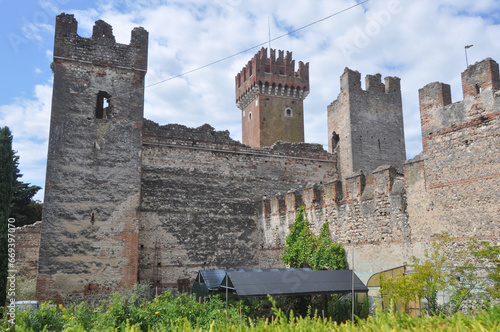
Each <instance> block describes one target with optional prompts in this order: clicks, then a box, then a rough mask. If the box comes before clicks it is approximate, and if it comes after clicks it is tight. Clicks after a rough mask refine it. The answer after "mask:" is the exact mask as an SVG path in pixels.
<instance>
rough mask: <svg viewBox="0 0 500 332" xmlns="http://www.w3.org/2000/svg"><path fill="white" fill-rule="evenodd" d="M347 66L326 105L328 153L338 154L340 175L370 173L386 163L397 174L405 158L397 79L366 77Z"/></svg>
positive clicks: (401, 109)
mask: <svg viewBox="0 0 500 332" xmlns="http://www.w3.org/2000/svg"><path fill="white" fill-rule="evenodd" d="M365 85H366V89H365V90H363V89H362V88H361V75H360V73H359V72H357V71H352V70H350V69H349V68H346V69H345V70H344V74H343V75H342V76H341V77H340V94H339V96H338V98H337V100H335V101H333V102H332V103H331V104H330V105H329V106H328V138H329V143H328V146H329V152H331V153H334V152H336V153H337V154H338V160H339V172H340V174H341V177H342V178H345V177H348V176H350V175H351V174H352V173H354V172H358V171H359V170H362V171H363V172H365V173H370V172H371V171H373V170H374V169H376V168H377V167H379V166H381V165H384V164H389V165H391V166H394V167H395V168H396V170H397V171H398V172H400V173H402V171H403V163H404V161H405V160H406V153H405V141H404V129H403V108H402V102H401V87H400V82H399V78H397V77H386V78H385V84H384V83H382V82H381V76H380V74H376V75H367V76H366V84H365Z"/></svg>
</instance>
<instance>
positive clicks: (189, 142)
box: [139, 121, 336, 288]
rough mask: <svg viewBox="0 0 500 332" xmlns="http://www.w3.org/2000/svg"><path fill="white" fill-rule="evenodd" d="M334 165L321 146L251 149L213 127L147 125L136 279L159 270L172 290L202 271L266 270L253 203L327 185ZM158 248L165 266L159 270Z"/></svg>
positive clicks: (146, 278)
mask: <svg viewBox="0 0 500 332" xmlns="http://www.w3.org/2000/svg"><path fill="white" fill-rule="evenodd" d="M335 163H336V160H335V156H333V155H330V154H328V153H327V152H326V151H324V150H323V148H322V146H321V145H318V144H305V143H284V142H278V143H276V144H275V145H273V146H272V147H270V148H266V149H253V148H249V147H247V146H245V145H243V144H241V143H239V142H237V141H233V140H232V139H231V138H229V133H228V132H217V131H215V130H214V129H213V128H212V127H210V126H209V125H204V126H202V127H199V128H195V129H192V128H186V127H184V126H181V125H166V126H159V125H157V124H155V123H153V122H151V121H145V123H144V132H143V152H142V186H141V187H142V202H141V223H140V231H139V234H140V238H139V243H140V253H139V262H140V268H139V271H140V272H139V279H140V280H144V281H150V280H152V278H153V276H154V273H155V270H156V271H159V272H156V273H157V274H158V275H159V276H160V278H161V284H162V286H163V287H165V288H172V287H177V280H179V279H185V278H188V279H191V278H193V277H194V276H195V275H196V273H197V271H198V270H199V269H204V268H205V269H214V268H257V267H262V266H261V265H260V259H261V258H260V257H261V256H262V255H264V256H265V255H267V254H268V253H267V252H266V251H265V252H264V253H261V252H260V248H259V244H260V236H261V234H260V233H259V229H258V222H257V215H256V207H255V201H256V200H257V199H262V197H263V196H265V195H273V194H276V193H279V192H281V193H286V192H288V191H289V190H291V189H295V188H300V187H305V186H306V185H307V183H308V182H309V181H312V182H317V183H320V182H323V183H326V182H329V181H331V180H332V179H335V178H336V171H335ZM157 241H158V242H159V244H160V247H161V250H159V254H160V255H161V265H160V266H159V267H158V265H157V266H156V267H154V266H153V263H154V262H155V254H156V255H158V250H156V251H155V244H156V243H157ZM273 267H274V266H273Z"/></svg>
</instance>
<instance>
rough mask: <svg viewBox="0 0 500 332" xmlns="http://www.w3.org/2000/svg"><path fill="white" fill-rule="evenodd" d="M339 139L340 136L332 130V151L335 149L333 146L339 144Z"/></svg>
mask: <svg viewBox="0 0 500 332" xmlns="http://www.w3.org/2000/svg"><path fill="white" fill-rule="evenodd" d="M339 141H340V136H339V135H338V134H337V133H336V132H333V134H332V151H333V150H335V148H336V147H337V144H339Z"/></svg>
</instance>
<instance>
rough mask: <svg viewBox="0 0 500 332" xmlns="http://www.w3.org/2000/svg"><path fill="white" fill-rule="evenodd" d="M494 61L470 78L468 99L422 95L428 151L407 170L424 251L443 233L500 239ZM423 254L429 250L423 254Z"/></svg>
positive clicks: (499, 125)
mask: <svg viewBox="0 0 500 332" xmlns="http://www.w3.org/2000/svg"><path fill="white" fill-rule="evenodd" d="M498 80H499V72H498V64H496V62H494V61H493V60H491V59H486V60H483V61H481V62H479V63H476V64H474V65H471V66H469V68H467V70H466V71H465V72H464V73H462V82H463V94H464V100H462V101H459V102H456V103H452V102H451V91H450V86H449V85H447V84H443V83H431V84H428V85H426V86H425V87H424V88H422V89H421V90H420V91H419V94H420V111H421V118H422V139H423V146H424V150H423V152H422V153H421V154H420V155H419V156H417V157H415V158H414V159H413V160H410V161H408V162H407V163H406V165H405V177H406V183H407V195H408V213H409V217H410V220H411V222H412V230H413V239H414V241H415V242H420V247H424V246H425V243H426V241H427V239H429V238H430V237H431V236H433V235H436V234H439V233H440V232H443V231H445V232H448V233H449V234H450V235H452V236H454V237H458V238H467V237H476V238H478V239H484V240H493V241H494V242H498V240H499V236H500V233H499V229H500V227H499V226H500V225H499V220H500V205H499V203H498V202H500V89H499V84H498ZM418 251H421V250H418Z"/></svg>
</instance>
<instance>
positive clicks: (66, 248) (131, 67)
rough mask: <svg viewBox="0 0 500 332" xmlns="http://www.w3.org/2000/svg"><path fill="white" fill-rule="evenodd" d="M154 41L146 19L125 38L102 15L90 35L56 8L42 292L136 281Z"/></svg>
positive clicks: (103, 289) (66, 294) (76, 291)
mask: <svg viewBox="0 0 500 332" xmlns="http://www.w3.org/2000/svg"><path fill="white" fill-rule="evenodd" d="M147 46H148V33H147V31H146V30H144V29H143V28H135V29H134V30H133V31H132V38H131V41H130V44H129V45H123V44H118V43H116V42H115V38H114V36H113V33H112V28H111V26H110V25H109V24H107V23H105V22H103V21H97V22H96V23H95V26H94V29H93V34H92V37H90V38H83V37H80V36H79V35H78V34H77V21H76V20H75V19H74V17H73V15H68V14H64V13H63V14H61V15H59V16H57V19H56V30H55V42H54V63H53V65H54V89H53V97H52V113H51V120H50V139H49V151H48V158H47V177H46V186H45V188H46V189H45V201H44V208H43V227H42V235H41V243H40V259H39V265H38V280H37V298H38V299H54V300H56V301H58V302H62V301H63V300H67V299H68V298H70V299H73V300H79V299H82V298H81V297H85V296H86V295H88V294H92V296H93V297H96V298H95V300H99V299H100V298H102V297H107V296H108V294H109V292H111V291H116V290H119V289H121V288H123V287H130V286H131V285H133V284H134V283H136V281H137V275H138V237H139V235H138V228H139V206H140V193H141V173H140V172H141V168H140V166H141V132H142V123H143V104H144V77H145V74H146V69H147ZM87 300H88V299H87ZM90 300H92V299H90Z"/></svg>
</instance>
